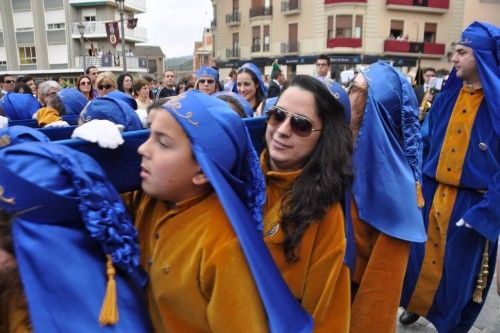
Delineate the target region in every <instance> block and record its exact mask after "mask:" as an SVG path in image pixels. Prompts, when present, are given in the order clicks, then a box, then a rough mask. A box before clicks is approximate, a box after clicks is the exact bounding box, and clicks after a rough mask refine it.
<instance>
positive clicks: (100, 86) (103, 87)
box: [97, 83, 112, 90]
mask: <svg viewBox="0 0 500 333" xmlns="http://www.w3.org/2000/svg"><path fill="white" fill-rule="evenodd" d="M111 87H112V85H111V84H109V83H108V84H104V85H102V84H100V85H98V86H97V88H98V89H99V90H103V89H109V88H111Z"/></svg>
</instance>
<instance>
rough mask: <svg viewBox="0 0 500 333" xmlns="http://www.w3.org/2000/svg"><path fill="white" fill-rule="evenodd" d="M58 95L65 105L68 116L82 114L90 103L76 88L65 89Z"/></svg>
mask: <svg viewBox="0 0 500 333" xmlns="http://www.w3.org/2000/svg"><path fill="white" fill-rule="evenodd" d="M58 94H59V96H60V97H61V100H62V102H63V104H64V113H65V114H67V115H70V114H80V112H82V110H83V108H84V107H85V105H87V103H88V102H89V101H88V100H87V98H86V97H85V95H84V94H82V92H81V91H80V90H78V89H76V88H65V89H63V90H61V91H60V92H59V93H58Z"/></svg>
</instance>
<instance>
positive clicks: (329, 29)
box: [326, 15, 335, 39]
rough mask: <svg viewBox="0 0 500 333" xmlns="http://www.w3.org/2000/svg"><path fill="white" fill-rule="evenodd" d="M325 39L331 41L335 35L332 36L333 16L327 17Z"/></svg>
mask: <svg viewBox="0 0 500 333" xmlns="http://www.w3.org/2000/svg"><path fill="white" fill-rule="evenodd" d="M326 38H327V39H332V38H335V35H334V34H333V15H332V16H328V24H327V36H326Z"/></svg>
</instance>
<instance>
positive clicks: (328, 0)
mask: <svg viewBox="0 0 500 333" xmlns="http://www.w3.org/2000/svg"><path fill="white" fill-rule="evenodd" d="M349 2H354V3H366V0H325V5H329V4H332V3H349Z"/></svg>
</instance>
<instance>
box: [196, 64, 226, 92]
mask: <svg viewBox="0 0 500 333" xmlns="http://www.w3.org/2000/svg"><path fill="white" fill-rule="evenodd" d="M195 75H196V83H195V85H194V88H195V89H196V90H199V91H201V92H202V93H204V94H205V95H213V94H215V93H216V92H217V91H221V90H222V87H221V85H220V83H219V72H218V71H217V70H216V69H215V68H212V67H208V66H201V67H200V68H199V69H198V70H197V71H196V73H195Z"/></svg>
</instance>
